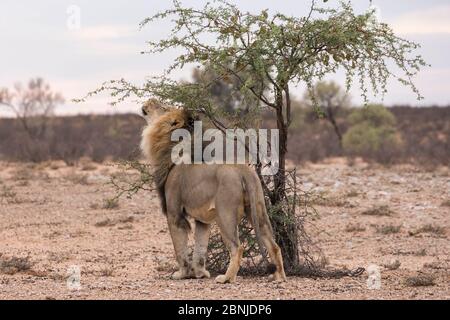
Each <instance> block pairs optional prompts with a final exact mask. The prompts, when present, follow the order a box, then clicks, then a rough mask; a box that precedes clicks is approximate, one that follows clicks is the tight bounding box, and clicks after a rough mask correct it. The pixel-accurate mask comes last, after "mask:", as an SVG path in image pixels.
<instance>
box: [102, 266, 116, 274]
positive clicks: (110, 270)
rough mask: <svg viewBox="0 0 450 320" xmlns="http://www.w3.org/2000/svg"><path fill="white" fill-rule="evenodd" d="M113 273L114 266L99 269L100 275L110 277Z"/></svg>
mask: <svg viewBox="0 0 450 320" xmlns="http://www.w3.org/2000/svg"><path fill="white" fill-rule="evenodd" d="M113 274H114V268H113V267H112V266H108V267H104V268H102V269H101V270H100V275H101V276H102V277H112V276H113Z"/></svg>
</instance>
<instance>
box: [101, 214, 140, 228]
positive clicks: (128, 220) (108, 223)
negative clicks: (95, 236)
mask: <svg viewBox="0 0 450 320" xmlns="http://www.w3.org/2000/svg"><path fill="white" fill-rule="evenodd" d="M133 221H134V218H133V217H132V216H129V217H123V218H119V219H116V220H112V219H109V218H106V219H104V220H100V221H99V222H96V223H95V224H94V225H95V226H96V227H112V226H115V225H116V224H119V223H131V222H133Z"/></svg>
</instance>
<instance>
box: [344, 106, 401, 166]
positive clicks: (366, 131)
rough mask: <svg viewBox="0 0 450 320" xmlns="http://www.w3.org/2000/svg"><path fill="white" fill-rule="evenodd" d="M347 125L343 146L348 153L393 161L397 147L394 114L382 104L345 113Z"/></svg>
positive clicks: (399, 140)
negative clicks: (347, 115)
mask: <svg viewBox="0 0 450 320" xmlns="http://www.w3.org/2000/svg"><path fill="white" fill-rule="evenodd" d="M349 123H350V124H351V127H350V129H349V130H348V131H347V132H346V133H345V134H344V137H343V147H344V150H345V151H346V153H347V154H348V155H350V156H361V157H363V158H365V159H375V160H377V161H379V162H382V163H388V162H393V160H394V159H395V157H396V155H398V150H399V149H400V147H401V144H402V143H401V138H400V134H399V133H398V132H397V129H396V128H395V123H396V121H395V117H394V115H393V114H392V113H391V112H390V111H388V110H387V109H386V108H385V107H383V106H382V105H369V106H367V107H365V108H363V109H359V110H355V111H353V112H352V113H351V114H350V115H349Z"/></svg>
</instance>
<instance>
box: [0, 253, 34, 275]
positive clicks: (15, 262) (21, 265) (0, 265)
mask: <svg viewBox="0 0 450 320" xmlns="http://www.w3.org/2000/svg"><path fill="white" fill-rule="evenodd" d="M32 266H33V264H32V263H31V262H30V259H29V257H25V258H19V257H11V258H4V257H0V272H1V273H5V274H10V275H12V274H16V273H18V272H23V271H29V270H30V269H31V267H32Z"/></svg>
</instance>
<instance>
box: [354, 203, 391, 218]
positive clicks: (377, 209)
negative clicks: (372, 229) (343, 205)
mask: <svg viewBox="0 0 450 320" xmlns="http://www.w3.org/2000/svg"><path fill="white" fill-rule="evenodd" d="M361 214H363V215H366V216H377V217H383V216H384V217H390V216H392V215H393V214H394V212H393V211H392V210H391V209H390V208H389V206H388V205H380V206H374V207H372V208H370V209H367V210H364V211H363V212H361Z"/></svg>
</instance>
